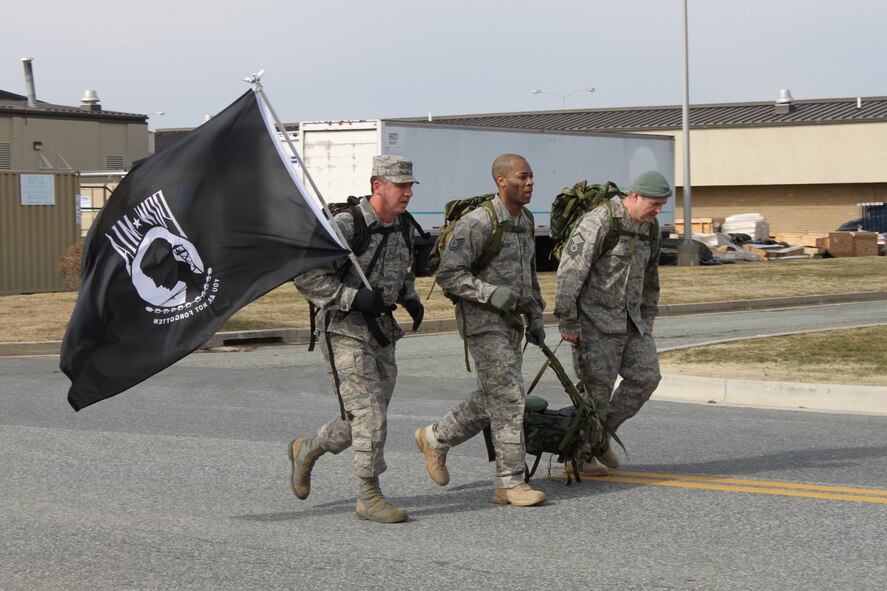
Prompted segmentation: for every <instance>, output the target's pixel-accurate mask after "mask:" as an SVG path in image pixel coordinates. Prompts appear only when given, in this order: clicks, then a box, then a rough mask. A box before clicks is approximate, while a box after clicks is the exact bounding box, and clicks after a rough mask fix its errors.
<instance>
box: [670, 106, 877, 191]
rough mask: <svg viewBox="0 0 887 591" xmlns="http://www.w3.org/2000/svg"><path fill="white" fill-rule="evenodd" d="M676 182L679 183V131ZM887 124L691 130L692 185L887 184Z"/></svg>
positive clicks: (678, 135) (679, 135)
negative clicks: (886, 162)
mask: <svg viewBox="0 0 887 591" xmlns="http://www.w3.org/2000/svg"><path fill="white" fill-rule="evenodd" d="M653 133H654V134H655V135H671V136H673V137H674V138H675V184H677V185H683V184H684V142H683V134H682V133H681V132H680V131H675V132H653ZM885 160H887V122H883V123H853V124H829V125H797V126H774V127H748V128H739V127H735V128H729V129H694V130H691V131H690V180H691V182H692V184H693V186H694V187H697V186H699V187H704V186H722V185H736V186H746V185H780V184H784V185H801V184H827V183H884V182H887V166H885Z"/></svg>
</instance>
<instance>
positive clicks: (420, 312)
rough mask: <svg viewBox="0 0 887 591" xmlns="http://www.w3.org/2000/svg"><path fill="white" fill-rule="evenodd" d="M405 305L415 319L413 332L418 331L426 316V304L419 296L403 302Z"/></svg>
mask: <svg viewBox="0 0 887 591" xmlns="http://www.w3.org/2000/svg"><path fill="white" fill-rule="evenodd" d="M403 307H404V308H406V309H407V312H408V313H409V315H410V318H412V319H413V332H416V331H417V330H419V325H421V324H422V319H423V318H425V306H423V305H422V302H420V301H419V300H418V299H417V298H410V299H409V300H406V301H405V302H404V303H403Z"/></svg>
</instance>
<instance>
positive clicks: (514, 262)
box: [433, 197, 545, 488]
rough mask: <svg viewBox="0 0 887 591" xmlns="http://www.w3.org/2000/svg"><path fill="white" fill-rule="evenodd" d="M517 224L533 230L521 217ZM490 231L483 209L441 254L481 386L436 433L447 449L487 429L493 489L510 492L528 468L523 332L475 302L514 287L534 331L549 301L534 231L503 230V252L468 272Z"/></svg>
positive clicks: (444, 280) (501, 214) (447, 288)
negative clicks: (540, 278) (493, 467)
mask: <svg viewBox="0 0 887 591" xmlns="http://www.w3.org/2000/svg"><path fill="white" fill-rule="evenodd" d="M493 204H494V208H495V211H496V215H497V216H498V218H499V220H500V221H502V220H512V218H511V215H510V214H509V213H508V211H507V210H506V209H505V206H504V205H503V204H502V201H501V200H500V199H499V198H498V197H494V198H493ZM508 223H511V222H508ZM519 225H520V226H523V227H529V228H532V222H531V221H530V219H529V218H528V217H527V216H526V214H524V213H523V212H522V213H521V218H520V222H519ZM492 232H493V221H492V219H491V217H490V212H489V211H488V210H487V209H486V208H482V207H479V208H477V209H475V210H473V211H471V212H469V213H468V214H466V215H465V216H464V217H462V218H461V219H460V220H459V222H458V224H457V225H456V228H455V229H454V231H453V235H452V237H451V239H450V243H449V246H448V247H447V250H446V252H444V253H443V256H442V257H441V262H440V267H439V269H438V272H437V282H438V283H439V284H440V286H441V287H442V288H443V290H444V292H445V293H446V294H447V295H448V296H450V297H455V298H458V303H457V304H456V323H457V325H458V327H459V333H460V334H461V335H462V338H464V339H465V342H466V345H467V347H468V351H469V352H470V353H471V356H472V357H473V358H474V364H475V370H476V371H477V383H478V386H477V390H475V391H474V392H472V393H471V394H470V395H469V396H468V398H467V399H465V400H464V401H463V402H461V403H459V404H457V405H456V406H455V407H454V408H453V409H452V410H451V411H450V412H449V413H448V414H447V415H446V416H445V417H444V418H443V419H442V420H441V421H439V422H438V423H436V424H435V425H434V426H433V430H434V435H435V436H436V438H437V441H438V442H439V443H440V444H441V445H443V446H445V447H446V448H450V447H453V446H455V445H459V444H460V443H462V442H463V441H467V440H468V439H470V438H471V437H474V436H475V435H477V434H478V433H479V432H480V431H481V430H483V428H484V427H486V426H487V425H490V426H491V430H492V435H493V448H494V449H495V451H496V478H495V482H494V486H495V487H496V488H511V487H513V486H516V485H518V484H520V483H522V482H523V472H524V466H525V463H524V460H525V446H524V439H523V418H524V396H525V392H524V382H523V375H522V374H521V364H522V361H523V356H522V354H521V339H522V336H523V331H522V330H519V329H516V328H513V327H511V326H509V325H508V324H507V323H506V321H505V320H504V319H503V318H502V316H500V315H499V314H498V313H497V312H496V311H492V310H485V309H482V308H479V307H478V306H477V305H475V304H474V303H473V302H481V303H487V302H488V301H489V299H490V296H491V295H492V293H493V291H495V289H496V288H497V287H499V286H507V287H510V288H511V289H513V290H514V291H516V292H517V293H518V294H520V301H519V303H518V307H517V309H518V311H519V312H521V313H522V314H523V315H525V316H526V318H527V320H529V326H541V325H542V323H543V320H542V310H543V309H544V307H545V301H544V300H543V299H542V292H541V290H540V289H539V282H538V281H537V279H536V265H535V244H534V239H533V236H532V234H528V233H513V232H506V233H505V235H504V241H503V244H502V249H501V250H500V251H499V254H498V255H497V256H496V257H495V258H494V259H493V260H492V261H490V264H489V265H487V266H486V267H485V268H483V269H480V270H479V271H477V273H476V274H473V273H472V272H471V265H472V263H473V262H474V261H476V260H477V259H478V258H479V257H480V255H481V253H482V252H483V249H484V245H485V243H486V242H487V241H488V239H489V237H490V236H491V234H492Z"/></svg>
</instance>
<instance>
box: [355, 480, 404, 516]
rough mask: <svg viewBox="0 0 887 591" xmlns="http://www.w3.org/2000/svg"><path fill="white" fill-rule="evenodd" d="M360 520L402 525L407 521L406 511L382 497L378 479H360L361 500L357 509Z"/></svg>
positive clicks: (358, 501)
mask: <svg viewBox="0 0 887 591" xmlns="http://www.w3.org/2000/svg"><path fill="white" fill-rule="evenodd" d="M355 512H356V513H357V517H358V518H359V519H366V520H368V521H375V522H376V523H400V522H401V521H406V520H407V511H406V509H401V508H399V507H395V506H394V505H392V504H391V503H390V502H389V501H388V499H386V498H385V497H384V496H382V490H381V489H380V488H379V479H378V477H375V476H374V477H373V478H360V498H359V499H357V508H356V509H355Z"/></svg>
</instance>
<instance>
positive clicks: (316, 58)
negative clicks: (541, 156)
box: [0, 0, 887, 129]
mask: <svg viewBox="0 0 887 591" xmlns="http://www.w3.org/2000/svg"><path fill="white" fill-rule="evenodd" d="M688 14H689V48H690V102H691V103H718V102H735V101H770V100H775V99H776V97H777V95H778V93H779V89H781V88H788V89H790V90H791V93H792V95H793V96H794V98H795V99H809V98H839V97H856V96H884V95H887V88H885V86H887V75H885V74H887V72H885V69H887V33H885V26H887V1H885V0H688ZM3 21H4V22H3V24H4V26H3V29H4V31H3V34H2V36H0V47H2V49H3V51H2V52H0V55H2V56H3V59H2V62H0V89H2V90H6V91H10V92H15V93H17V94H22V95H24V94H26V88H25V83H24V74H23V68H22V63H21V58H22V57H32V58H34V62H33V67H34V77H35V86H36V93H37V98H38V99H39V100H43V101H47V102H51V103H57V104H65V105H78V104H79V102H80V97H81V96H83V91H84V90H85V89H94V90H95V91H96V92H97V93H98V96H99V98H100V99H101V102H102V106H103V108H104V109H106V110H111V111H123V112H129V113H141V114H149V115H150V114H152V113H155V112H157V111H164V112H165V115H163V116H159V115H151V119H150V122H149V125H150V127H151V129H158V128H159V129H163V128H176V127H194V126H196V125H199V124H200V123H201V122H202V121H203V119H204V116H205V115H207V114H214V113H217V112H219V111H220V110H222V109H223V108H225V107H226V106H227V105H228V104H230V103H231V102H233V101H234V100H235V99H236V98H237V97H238V96H240V95H241V94H242V93H243V92H244V91H245V90H246V89H247V88H248V85H247V84H246V83H245V82H243V81H242V78H243V77H244V76H247V75H249V74H251V73H253V72H257V71H258V70H260V69H264V70H265V74H264V77H263V79H262V83H263V85H264V89H265V92H266V93H267V95H268V97H269V99H270V100H271V103H272V106H273V107H274V109H275V110H276V111H277V113H278V115H279V116H280V117H281V119H283V120H284V121H286V122H297V121H317V120H321V121H325V120H339V119H361V118H365V119H375V118H382V117H406V116H424V115H427V114H428V113H429V112H430V113H432V114H437V115H446V114H466V113H488V112H509V111H532V110H554V109H559V108H560V107H561V99H560V98H558V96H556V95H565V94H567V93H569V92H570V91H572V90H576V89H581V88H590V87H593V88H595V89H596V90H595V92H594V93H588V92H577V93H574V94H572V95H571V96H569V97H568V98H567V99H566V105H567V107H568V108H595V107H621V106H637V105H678V104H681V101H682V100H683V35H682V2H681V0H537V1H528V0H511V1H508V2H505V1H500V0H449V1H446V2H425V1H423V0H375V1H367V0H251V1H249V2H233V1H231V0H214V1H209V0H175V1H174V0H152V1H150V2H143V1H141V0H124V1H121V0H90V1H89V2H85V3H84V2H71V1H70V0H65V1H61V0H42V1H41V2H38V3H36V4H35V3H28V2H8V3H6V5H4V8H3ZM533 89H542V90H546V91H549V92H551V93H555V94H537V95H533V94H531V90H533Z"/></svg>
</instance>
